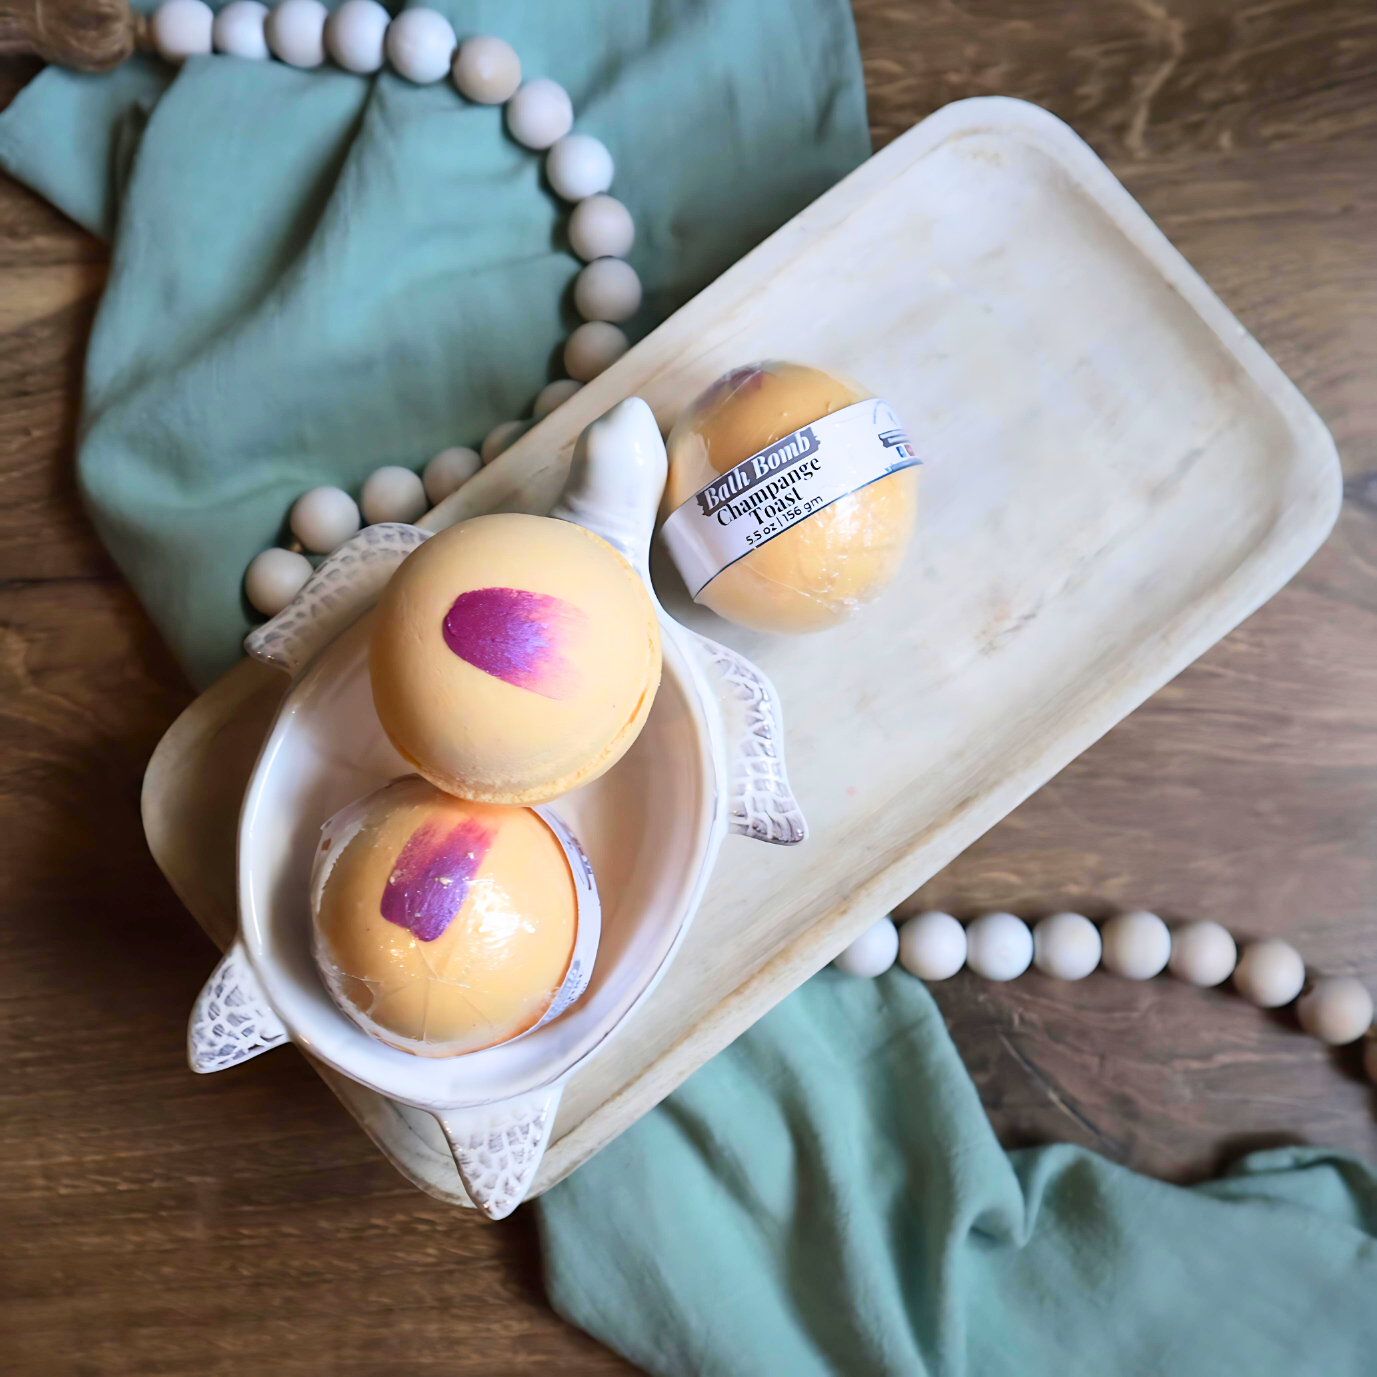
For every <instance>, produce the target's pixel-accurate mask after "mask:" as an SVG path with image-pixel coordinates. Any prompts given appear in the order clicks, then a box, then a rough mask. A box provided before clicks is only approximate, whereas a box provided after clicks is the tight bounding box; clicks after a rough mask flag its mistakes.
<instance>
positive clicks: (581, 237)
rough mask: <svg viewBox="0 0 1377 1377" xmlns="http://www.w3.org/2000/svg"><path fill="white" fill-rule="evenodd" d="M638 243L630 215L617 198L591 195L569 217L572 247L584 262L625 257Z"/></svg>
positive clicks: (570, 243)
mask: <svg viewBox="0 0 1377 1377" xmlns="http://www.w3.org/2000/svg"><path fill="white" fill-rule="evenodd" d="M635 242H636V226H635V224H634V223H633V222H632V219H631V212H630V211H629V210H627V208H626V207H625V206H624V205H622V203H621V202H620V201H619V200H617V198H616V197H615V196H603V195H599V196H590V197H589V198H588V199H587V200H586V201H580V202H579V203H578V205H576V206H575V207H574V213H573V214H572V215H571V216H570V217H569V245H570V247H571V248H572V249H573V250H574V252H575V253H576V254H578V256H579V257H580V258H582V259H583V261H584V262H585V263H591V262H592V261H593V260H594V259H595V258H625V257H626V255H627V254H628V253H630V252H631V246H632V244H634V243H635Z"/></svg>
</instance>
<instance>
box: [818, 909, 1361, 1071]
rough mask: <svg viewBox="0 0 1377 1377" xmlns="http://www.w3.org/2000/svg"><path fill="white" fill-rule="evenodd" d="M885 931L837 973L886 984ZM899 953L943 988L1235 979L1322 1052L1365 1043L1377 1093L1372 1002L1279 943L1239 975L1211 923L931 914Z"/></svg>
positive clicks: (1225, 938) (907, 934)
mask: <svg viewBox="0 0 1377 1377" xmlns="http://www.w3.org/2000/svg"><path fill="white" fill-rule="evenodd" d="M884 927H892V923H891V921H890V920H889V919H888V918H884V919H881V920H880V922H879V923H876V924H875V925H874V926H873V927H871V928H867V929H866V931H865V932H863V933H862V934H861V935H860V937H858V938H857V939H856V940H855V942H853V943H852V944H851V946H850V947H847V948H846V950H845V951H843V952H842V954H841V955H840V956H838V957H836V958H835V959H834V963H833V964H835V965H836V966H837V967H838V968H839V969H841V970H844V971H846V972H848V973H849V974H853V975H881V974H883V973H884V972H885V971H886V970H888V969H889V967H890V965H892V964H893V957H892V956H891V957H889V958H888V959H883V958H884V952H883V951H882V950H881V947H882V945H883V943H884V933H883V928H884ZM895 945H896V950H897V952H898V957H899V963H900V965H902V966H903V967H904V969H905V970H907V971H908V972H910V973H911V974H912V975H916V976H917V977H918V978H919V979H920V980H923V981H924V982H927V983H933V982H937V981H942V980H947V979H949V978H950V977H951V976H953V975H955V974H956V973H957V972H958V971H959V970H960V969H961V967H962V966H963V965H967V966H969V967H970V969H971V970H973V971H974V972H975V973H976V974H977V975H980V976H983V977H984V978H985V979H986V980H989V981H992V982H1002V981H1006V980H1012V979H1014V978H1016V977H1017V976H1019V975H1022V974H1023V972H1024V971H1025V970H1027V968H1028V964H1029V961H1028V958H1029V956H1030V955H1031V956H1032V958H1033V961H1034V963H1035V964H1036V965H1037V967H1038V969H1039V970H1040V971H1041V972H1043V974H1045V975H1050V976H1052V977H1053V978H1055V979H1061V980H1079V979H1082V978H1084V977H1085V976H1087V975H1089V974H1090V973H1091V972H1092V971H1093V970H1094V969H1095V967H1096V966H1097V965H1098V964H1099V963H1100V961H1101V959H1102V960H1103V964H1104V966H1105V967H1106V969H1108V970H1111V971H1113V972H1114V973H1115V974H1116V975H1119V976H1120V977H1121V978H1123V979H1126V980H1147V979H1151V978H1152V976H1153V975H1155V974H1159V973H1160V972H1161V971H1162V970H1163V969H1164V968H1166V967H1170V969H1171V973H1172V974H1173V975H1174V976H1175V977H1176V978H1177V979H1178V980H1181V981H1183V982H1184V983H1186V984H1189V985H1196V986H1199V987H1202V988H1206V987H1210V986H1215V985H1220V984H1222V983H1223V982H1224V981H1225V980H1227V979H1228V978H1229V975H1230V973H1232V974H1233V978H1234V988H1235V989H1236V990H1237V992H1238V993H1239V994H1240V995H1242V996H1243V998H1245V999H1246V1000H1248V1002H1249V1003H1251V1004H1255V1005H1257V1006H1258V1007H1259V1008H1263V1009H1276V1008H1280V1007H1282V1006H1283V1005H1287V1004H1290V1003H1292V1002H1293V1001H1295V1003H1296V1017H1297V1020H1298V1021H1299V1023H1300V1026H1301V1027H1302V1028H1303V1029H1304V1030H1305V1032H1307V1033H1309V1034H1311V1036H1313V1037H1316V1038H1318V1039H1319V1040H1320V1041H1321V1042H1324V1043H1327V1044H1328V1045H1329V1046H1331V1047H1343V1046H1347V1045H1349V1044H1352V1043H1356V1042H1359V1041H1361V1043H1362V1060H1363V1069H1364V1071H1365V1072H1366V1074H1367V1077H1368V1079H1369V1080H1371V1081H1372V1082H1374V1084H1377V1024H1374V1021H1373V1015H1374V1012H1375V1008H1374V1002H1373V998H1372V995H1371V994H1370V992H1369V991H1368V990H1367V988H1366V987H1365V986H1364V985H1363V983H1362V982H1361V981H1360V980H1358V979H1356V978H1355V977H1353V976H1349V975H1342V976H1322V977H1319V978H1317V979H1315V980H1314V981H1313V982H1311V983H1310V984H1306V983H1305V962H1304V961H1303V960H1302V959H1301V955H1300V953H1299V952H1298V951H1297V950H1296V949H1295V948H1294V947H1293V946H1291V945H1290V943H1288V942H1283V941H1282V940H1281V939H1280V938H1276V937H1272V938H1267V939H1265V940H1262V941H1258V942H1251V943H1249V944H1248V945H1247V946H1246V947H1244V949H1243V955H1242V957H1241V958H1240V959H1239V960H1238V963H1237V966H1235V964H1234V957H1235V954H1236V952H1237V950H1238V948H1237V944H1236V943H1235V941H1234V938H1233V935H1232V934H1231V933H1230V932H1229V931H1228V929H1226V928H1224V927H1223V926H1221V925H1220V924H1219V923H1214V922H1209V921H1198V922H1193V923H1185V924H1183V925H1181V926H1180V927H1178V928H1176V929H1175V931H1172V930H1171V929H1168V928H1167V926H1166V924H1165V923H1163V922H1162V920H1161V919H1160V918H1158V917H1157V915H1156V914H1154V913H1146V912H1143V911H1139V912H1136V913H1126V914H1119V915H1117V916H1116V917H1114V918H1111V919H1110V920H1109V921H1108V922H1107V923H1105V925H1104V930H1103V937H1102V936H1101V933H1100V931H1099V930H1098V929H1096V927H1095V925H1094V924H1093V923H1091V922H1090V920H1089V919H1088V918H1085V917H1082V915H1080V914H1078V913H1057V914H1053V915H1052V916H1051V917H1050V918H1043V919H1041V920H1039V922H1038V923H1037V925H1036V927H1035V928H1034V930H1033V933H1032V934H1031V936H1030V935H1029V932H1028V927H1027V924H1025V923H1024V922H1023V920H1022V919H1021V918H1018V917H1015V915H1014V914H1012V913H987V914H984V915H983V916H982V917H980V918H976V919H975V920H973V921H972V922H971V923H970V924H969V925H968V926H967V927H966V928H964V929H963V928H962V926H961V924H960V923H959V922H958V921H957V920H956V919H955V918H953V917H952V916H951V915H950V914H948V913H940V912H937V911H935V910H933V911H929V912H927V913H920V914H919V915H918V916H917V917H915V918H910V919H908V920H907V921H906V922H904V923H903V924H902V926H901V927H900V928H899V930H898V940H897V942H896V944H895ZM1111 949H1113V950H1114V956H1113V957H1112V958H1111ZM1101 954H1102V955H1101ZM1092 958H1093V959H1092ZM1297 996H1299V999H1297Z"/></svg>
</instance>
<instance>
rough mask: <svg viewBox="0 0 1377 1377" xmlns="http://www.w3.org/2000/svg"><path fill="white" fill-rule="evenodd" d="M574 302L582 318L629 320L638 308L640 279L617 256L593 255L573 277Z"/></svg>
mask: <svg viewBox="0 0 1377 1377" xmlns="http://www.w3.org/2000/svg"><path fill="white" fill-rule="evenodd" d="M574 305H575V306H576V307H577V308H578V313H579V315H581V316H582V317H583V318H584V320H629V319H630V318H631V317H632V316H634V315H635V314H636V312H637V311H638V310H640V308H641V279H640V278H639V277H637V276H636V269H635V268H633V267H632V266H631V264H630V263H627V262H625V261H624V260H623V259H620V258H595V259H594V260H593V261H592V262H591V263H590V264H588V266H587V267H586V268H584V269H583V271H582V272H580V273H579V275H578V276H577V277H576V278H575V279H574Z"/></svg>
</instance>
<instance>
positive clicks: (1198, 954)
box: [1167, 921, 1238, 988]
mask: <svg viewBox="0 0 1377 1377" xmlns="http://www.w3.org/2000/svg"><path fill="white" fill-rule="evenodd" d="M1167 964H1168V965H1169V966H1170V967H1171V973H1172V974H1173V975H1174V976H1175V977H1176V978H1177V979H1178V980H1184V981H1185V982H1186V984H1187V985H1198V986H1200V987H1201V988H1208V987H1210V986H1212V985H1222V984H1223V983H1224V982H1225V981H1226V980H1227V979H1228V978H1229V977H1230V976H1231V975H1232V974H1233V973H1234V967H1235V966H1236V965H1237V964H1238V946H1237V944H1236V943H1235V942H1234V939H1233V937H1232V936H1231V935H1230V933H1229V930H1228V928H1225V927H1221V926H1220V925H1219V924H1218V923H1211V922H1208V921H1202V922H1198V923H1184V924H1182V926H1181V927H1179V928H1177V929H1176V931H1175V932H1173V933H1172V935H1171V960H1170V961H1169V962H1168V963H1167Z"/></svg>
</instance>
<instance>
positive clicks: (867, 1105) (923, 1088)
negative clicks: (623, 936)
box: [535, 970, 1377, 1377]
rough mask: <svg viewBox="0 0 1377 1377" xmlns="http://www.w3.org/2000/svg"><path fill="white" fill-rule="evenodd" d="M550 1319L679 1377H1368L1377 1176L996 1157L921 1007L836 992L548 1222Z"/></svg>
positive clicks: (651, 1122) (1053, 1151) (751, 1050)
mask: <svg viewBox="0 0 1377 1377" xmlns="http://www.w3.org/2000/svg"><path fill="white" fill-rule="evenodd" d="M535 1208H536V1209H537V1211H538V1215H539V1221H540V1230H541V1235H542V1242H543V1249H544V1257H545V1275H546V1286H547V1290H548V1292H549V1295H550V1298H551V1300H552V1301H553V1303H554V1305H555V1307H556V1309H558V1310H559V1311H560V1313H561V1314H562V1315H564V1316H565V1317H566V1318H567V1319H569V1320H571V1321H572V1322H573V1323H574V1324H576V1325H578V1326H579V1327H580V1328H582V1329H585V1330H587V1331H588V1332H589V1333H590V1334H592V1335H594V1336H595V1337H596V1338H598V1339H600V1340H602V1342H604V1343H605V1344H608V1345H609V1346H611V1347H612V1348H615V1349H616V1350H617V1351H618V1352H620V1353H622V1354H624V1355H625V1356H626V1357H627V1358H629V1359H630V1360H631V1361H632V1362H634V1363H636V1364H638V1365H639V1366H640V1367H642V1368H644V1369H645V1370H646V1371H647V1372H650V1373H654V1374H657V1377H659V1375H660V1374H663V1375H664V1377H687V1374H693V1377H824V1374H826V1375H827V1377H833V1375H834V1374H844V1375H845V1377H889V1375H890V1374H905V1377H908V1374H913V1375H914V1377H917V1375H918V1374H932V1375H933V1377H1149V1374H1151V1377H1359V1374H1362V1375H1363V1377H1371V1374H1373V1373H1374V1372H1377V1304H1374V1299H1377V1247H1374V1242H1373V1234H1374V1231H1375V1230H1377V1177H1374V1173H1373V1172H1372V1170H1371V1169H1370V1168H1369V1167H1367V1166H1365V1165H1364V1164H1363V1163H1361V1162H1359V1161H1357V1160H1356V1159H1354V1158H1352V1157H1349V1156H1345V1155H1344V1154H1341V1153H1336V1152H1325V1151H1322V1150H1319V1149H1310V1148H1287V1149H1283V1150H1277V1151H1269V1152H1260V1153H1254V1154H1253V1155H1251V1156H1249V1157H1246V1158H1244V1159H1243V1160H1242V1161H1241V1162H1240V1163H1239V1164H1238V1165H1237V1166H1235V1167H1234V1169H1233V1170H1232V1171H1230V1172H1229V1173H1228V1174H1227V1175H1226V1176H1225V1177H1224V1178H1223V1179H1221V1180H1219V1181H1215V1182H1211V1183H1209V1184H1208V1185H1202V1186H1197V1187H1194V1188H1192V1189H1189V1190H1187V1189H1181V1188H1179V1187H1175V1186H1169V1185H1165V1184H1163V1183H1161V1182H1158V1181H1153V1180H1149V1179H1148V1178H1146V1177H1143V1176H1138V1175H1135V1174H1134V1173H1133V1172H1130V1171H1127V1170H1125V1169H1124V1168H1122V1167H1117V1166H1114V1165H1113V1164H1111V1163H1109V1162H1107V1161H1105V1160H1104V1159H1103V1158H1101V1157H1097V1156H1096V1155H1095V1154H1094V1153H1091V1152H1086V1151H1084V1150H1082V1149H1080V1148H1074V1147H1069V1146H1066V1145H1060V1146H1055V1147H1047V1148H1039V1149H1034V1150H1026V1151H1020V1152H1011V1153H1005V1152H1004V1151H1002V1150H1001V1148H1000V1146H999V1144H998V1142H997V1141H996V1140H995V1137H994V1134H993V1132H992V1131H991V1129H990V1125H989V1122H988V1120H987V1119H986V1117H985V1115H984V1112H983V1111H982V1109H981V1106H980V1101H979V1098H978V1097H977V1094H976V1090H975V1087H974V1085H973V1084H972V1083H971V1080H970V1077H969V1076H968V1075H967V1074H966V1071H965V1069H964V1068H963V1066H962V1065H961V1061H960V1059H959V1057H958V1056H957V1054H956V1050H955V1048H954V1047H953V1046H952V1043H951V1040H950V1038H949V1037H948V1036H947V1032H946V1028H945V1027H944V1026H943V1023H942V1018H941V1015H940V1014H939V1012H938V1010H937V1007H936V1005H935V1004H934V1003H933V1001H932V998H931V996H930V995H929V994H928V992H927V990H926V989H925V988H924V987H923V985H922V984H921V983H920V982H918V981H917V980H915V979H913V978H912V977H910V976H908V975H906V974H904V973H903V972H901V971H898V970H895V971H892V972H891V973H890V974H888V975H886V976H883V977H882V978H881V979H879V980H877V981H869V980H857V979H854V978H850V977H846V976H842V975H839V974H837V973H836V972H833V971H826V972H823V973H822V974H821V975H818V976H816V977H814V978H813V979H812V980H811V981H809V982H808V983H807V984H806V985H804V986H803V988H802V989H800V990H798V991H796V992H795V993H794V994H793V995H792V996H790V998H788V999H787V1000H785V1001H784V1002H783V1003H782V1004H781V1005H780V1006H779V1007H778V1008H777V1009H775V1010H774V1011H773V1012H771V1013H770V1014H768V1015H766V1017H765V1018H763V1019H762V1020H761V1021H760V1022H759V1023H758V1024H756V1026H755V1027H754V1028H752V1029H751V1030H750V1031H749V1032H748V1033H746V1034H745V1035H744V1036H742V1037H741V1038H739V1039H738V1040H737V1041H736V1042H735V1043H733V1044H732V1046H731V1047H729V1048H728V1049H727V1050H726V1051H724V1052H722V1053H720V1054H719V1055H718V1056H717V1057H716V1058H715V1059H714V1060H713V1061H711V1062H710V1063H709V1064H708V1065H707V1066H705V1067H704V1068H703V1069H702V1070H700V1071H699V1072H698V1073H697V1074H696V1075H694V1076H693V1077H691V1078H690V1079H689V1080H688V1081H687V1082H686V1083H685V1084H684V1085H683V1086H681V1087H680V1088H679V1089H678V1090H677V1091H676V1092H675V1093H674V1094H673V1095H672V1096H671V1097H670V1098H669V1099H668V1100H667V1101H666V1102H665V1103H664V1104H662V1105H661V1106H660V1107H658V1108H657V1109H655V1110H652V1111H651V1113H649V1114H648V1115H646V1116H645V1118H643V1119H642V1120H640V1122H639V1123H637V1124H636V1125H635V1126H634V1127H633V1128H631V1129H630V1130H629V1131H628V1132H626V1133H624V1134H623V1135H622V1136H621V1137H620V1138H618V1139H617V1140H616V1141H615V1142H613V1143H612V1144H611V1145H610V1146H608V1147H607V1148H605V1149H604V1150H603V1151H602V1152H601V1153H600V1154H599V1155H598V1156H596V1157H594V1158H593V1159H592V1160H591V1161H590V1162H588V1163H587V1164H586V1165H585V1166H583V1167H581V1168H580V1169H579V1170H578V1171H577V1172H575V1173H574V1175H573V1176H571V1177H570V1178H569V1180H568V1181H566V1182H564V1183H563V1184H561V1185H559V1186H557V1187H555V1188H554V1190H552V1191H550V1192H549V1193H548V1194H547V1195H545V1196H543V1197H542V1198H541V1199H540V1200H539V1201H538V1202H536V1205H535Z"/></svg>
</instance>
